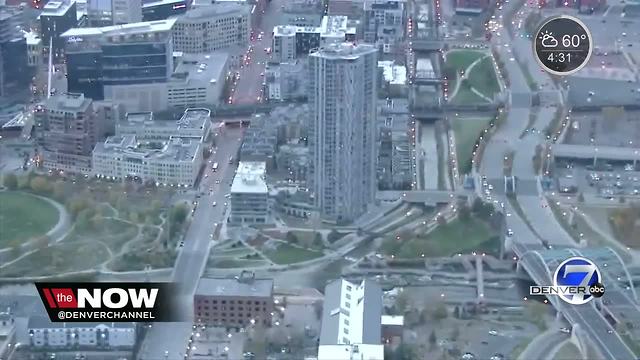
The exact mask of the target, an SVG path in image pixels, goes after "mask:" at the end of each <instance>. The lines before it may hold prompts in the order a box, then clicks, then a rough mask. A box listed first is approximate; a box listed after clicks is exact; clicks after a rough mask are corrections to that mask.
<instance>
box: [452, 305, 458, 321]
mask: <svg viewBox="0 0 640 360" xmlns="http://www.w3.org/2000/svg"><path fill="white" fill-rule="evenodd" d="M453 317H454V318H456V319H460V306H458V305H456V307H455V308H454V309H453Z"/></svg>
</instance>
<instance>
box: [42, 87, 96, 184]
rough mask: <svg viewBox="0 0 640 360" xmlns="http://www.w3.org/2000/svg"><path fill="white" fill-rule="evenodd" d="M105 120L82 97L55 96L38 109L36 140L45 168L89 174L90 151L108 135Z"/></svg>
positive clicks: (89, 101) (75, 95)
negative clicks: (105, 134)
mask: <svg viewBox="0 0 640 360" xmlns="http://www.w3.org/2000/svg"><path fill="white" fill-rule="evenodd" d="M104 117H105V115H104V113H103V112H101V111H96V110H95V109H94V106H93V101H92V100H91V99H89V98H86V97H85V96H84V95H82V94H71V93H68V94H59V95H54V96H52V97H50V98H48V99H47V100H46V101H45V102H44V103H43V104H40V105H38V106H36V109H35V112H34V122H35V127H36V140H37V143H38V145H39V146H40V148H41V149H42V152H41V154H42V156H43V158H44V163H43V166H44V168H45V169H50V170H64V171H67V172H74V173H82V174H89V173H90V172H91V151H92V150H93V147H94V145H95V144H96V142H98V141H100V140H101V138H102V137H103V135H104V133H105V131H104V128H103V127H104V126H105V120H104Z"/></svg>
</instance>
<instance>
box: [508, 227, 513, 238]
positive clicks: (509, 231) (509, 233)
mask: <svg viewBox="0 0 640 360" xmlns="http://www.w3.org/2000/svg"><path fill="white" fill-rule="evenodd" d="M507 236H509V237H511V236H513V230H511V229H507Z"/></svg>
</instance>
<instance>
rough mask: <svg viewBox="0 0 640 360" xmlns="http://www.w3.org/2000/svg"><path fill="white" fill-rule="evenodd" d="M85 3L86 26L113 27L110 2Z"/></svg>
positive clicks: (111, 4) (98, 0)
mask: <svg viewBox="0 0 640 360" xmlns="http://www.w3.org/2000/svg"><path fill="white" fill-rule="evenodd" d="M86 2H87V3H86V5H87V8H86V13H87V25H88V26H89V27H103V26H111V25H113V1H112V0H86ZM76 4H77V3H76ZM79 11H81V10H79ZM138 21H140V20H138Z"/></svg>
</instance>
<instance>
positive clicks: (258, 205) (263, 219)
mask: <svg viewBox="0 0 640 360" xmlns="http://www.w3.org/2000/svg"><path fill="white" fill-rule="evenodd" d="M265 176H266V163H265V162H261V161H241V162H240V164H239V165H238V170H237V172H236V175H235V177H234V178H233V183H232V184H231V214H230V215H229V223H232V224H237V225H240V224H246V225H254V224H265V223H267V222H268V220H269V190H268V188H267V183H266V180H265Z"/></svg>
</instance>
